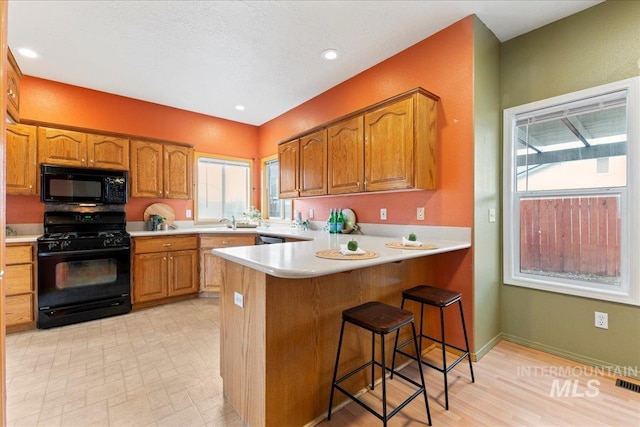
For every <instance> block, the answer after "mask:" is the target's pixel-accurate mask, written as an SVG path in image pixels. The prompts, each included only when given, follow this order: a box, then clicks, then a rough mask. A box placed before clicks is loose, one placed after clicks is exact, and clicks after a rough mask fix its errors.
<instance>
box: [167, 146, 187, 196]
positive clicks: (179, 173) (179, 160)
mask: <svg viewBox="0 0 640 427" xmlns="http://www.w3.org/2000/svg"><path fill="white" fill-rule="evenodd" d="M192 164H193V149H191V148H189V147H181V146H178V145H165V146H164V169H165V173H164V193H165V194H164V197H165V198H168V199H190V198H191V189H192V181H193V179H192V175H193V172H192V170H193V167H192Z"/></svg>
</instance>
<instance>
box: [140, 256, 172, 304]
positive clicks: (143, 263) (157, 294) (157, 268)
mask: <svg viewBox="0 0 640 427" xmlns="http://www.w3.org/2000/svg"><path fill="white" fill-rule="evenodd" d="M133 258H134V260H133V302H134V303H138V302H145V301H153V300H156V299H161V298H166V297H167V296H168V291H169V287H168V283H169V282H168V278H169V276H168V271H167V270H168V268H167V266H168V259H167V258H168V255H167V253H166V252H161V253H151V254H141V255H135V256H134V257H133Z"/></svg>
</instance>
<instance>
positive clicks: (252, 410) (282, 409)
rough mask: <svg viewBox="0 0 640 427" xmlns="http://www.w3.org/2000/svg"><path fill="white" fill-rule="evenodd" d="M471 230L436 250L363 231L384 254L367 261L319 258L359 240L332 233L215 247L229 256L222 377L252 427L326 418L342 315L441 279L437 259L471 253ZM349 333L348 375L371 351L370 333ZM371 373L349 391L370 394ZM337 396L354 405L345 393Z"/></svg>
mask: <svg viewBox="0 0 640 427" xmlns="http://www.w3.org/2000/svg"><path fill="white" fill-rule="evenodd" d="M435 228H438V227H435ZM462 231H463V232H462V233H454V234H453V235H450V236H447V235H446V233H439V234H438V236H437V237H434V238H429V239H426V238H423V237H422V236H420V240H422V241H424V242H425V243H426V242H428V243H432V244H434V245H436V246H437V248H436V249H432V250H424V249H419V250H418V249H395V248H391V247H388V246H387V244H388V243H395V242H398V240H401V239H399V238H397V237H381V236H368V235H367V236H362V235H358V236H355V239H356V240H357V241H358V243H359V246H360V248H362V249H364V250H366V251H373V252H375V253H376V254H377V255H378V256H377V257H375V258H368V259H362V260H334V259H324V258H320V257H318V256H316V253H317V252H318V251H322V250H327V249H338V248H339V245H340V244H345V243H347V242H348V240H350V239H351V236H348V235H337V234H333V235H331V234H327V233H322V232H312V234H311V235H306V236H305V237H306V238H313V240H309V241H300V242H291V243H281V244H272V245H262V246H243V247H233V248H225V249H214V250H213V254H214V255H217V256H219V257H221V258H224V259H225V262H224V264H225V265H224V274H223V277H224V279H223V283H222V289H221V292H220V305H221V331H220V343H221V344H220V364H221V365H220V372H221V376H222V378H223V384H224V394H225V396H226V397H227V398H228V399H229V401H230V402H231V403H232V404H233V406H234V407H235V409H236V410H237V411H238V413H239V414H240V415H241V416H242V418H243V419H244V420H245V422H247V423H248V425H250V426H266V427H270V426H285V425H286V426H303V425H309V424H314V423H316V422H318V421H320V420H322V419H323V418H324V417H325V416H326V411H327V407H328V401H329V391H330V383H331V377H332V374H333V367H334V363H335V352H336V348H337V343H338V336H339V332H340V322H341V313H342V311H343V310H345V309H347V308H349V307H352V306H355V305H357V304H360V303H363V302H366V301H370V300H375V301H382V302H385V303H388V304H392V305H395V306H399V305H400V302H401V293H402V290H404V289H408V288H410V287H412V286H415V285H417V284H420V283H425V282H426V281H428V279H429V278H430V277H431V275H430V274H432V273H433V272H430V271H429V270H430V269H432V268H433V267H432V265H433V263H432V262H430V260H433V258H434V256H437V255H438V254H441V253H445V252H451V251H462V250H468V248H470V246H471V245H470V232H469V231H468V229H462ZM346 333H348V334H349V335H348V336H350V338H349V343H348V344H347V345H345V346H343V356H342V357H341V365H340V372H347V371H348V370H350V369H353V368H354V367H356V366H357V365H359V364H361V363H363V361H364V359H365V358H367V357H369V355H370V353H371V348H370V336H369V335H368V334H367V333H364V332H362V333H360V332H355V331H353V330H351V331H350V332H346ZM356 333H357V334H358V335H356ZM355 336H357V337H358V339H354V337H355ZM388 341H391V340H388ZM387 344H390V345H391V346H392V345H393V343H392V342H391V343H387ZM390 351H391V347H389V348H387V354H391V353H390ZM377 372H379V371H377ZM361 374H362V375H354V376H353V377H352V378H351V379H350V381H352V382H351V383H350V384H349V383H348V382H347V387H352V388H353V389H354V390H358V389H361V388H364V387H365V385H366V381H367V380H366V377H365V376H364V374H365V373H364V372H362V373H361ZM335 397H336V399H338V402H341V401H343V400H344V396H342V395H339V393H337V394H336V396H335Z"/></svg>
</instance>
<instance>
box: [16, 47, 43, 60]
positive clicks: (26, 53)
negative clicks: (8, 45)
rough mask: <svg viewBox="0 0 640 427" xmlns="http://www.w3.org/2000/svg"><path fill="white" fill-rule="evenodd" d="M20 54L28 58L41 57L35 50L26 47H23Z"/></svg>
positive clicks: (19, 50) (19, 51)
mask: <svg viewBox="0 0 640 427" xmlns="http://www.w3.org/2000/svg"><path fill="white" fill-rule="evenodd" d="M18 53H20V55H22V56H24V57H26V58H37V57H39V56H40V55H38V52H36V51H35V50H32V49H28V48H26V47H21V48H20V49H18Z"/></svg>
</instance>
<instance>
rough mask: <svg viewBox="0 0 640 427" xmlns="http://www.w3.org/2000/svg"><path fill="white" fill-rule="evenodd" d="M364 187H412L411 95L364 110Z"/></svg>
mask: <svg viewBox="0 0 640 427" xmlns="http://www.w3.org/2000/svg"><path fill="white" fill-rule="evenodd" d="M364 125H365V187H366V188H365V189H366V191H380V190H396V189H405V188H412V187H413V173H414V171H413V98H407V99H404V100H402V101H398V102H396V103H393V104H390V105H387V106H383V107H381V108H379V109H377V110H374V111H372V112H370V113H367V114H365V116H364Z"/></svg>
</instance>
